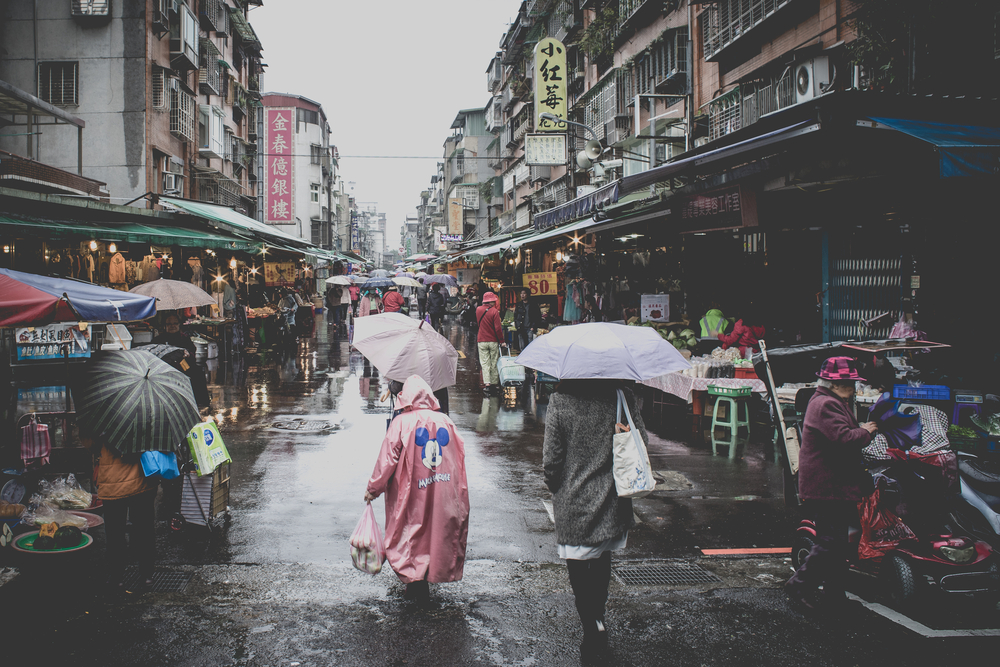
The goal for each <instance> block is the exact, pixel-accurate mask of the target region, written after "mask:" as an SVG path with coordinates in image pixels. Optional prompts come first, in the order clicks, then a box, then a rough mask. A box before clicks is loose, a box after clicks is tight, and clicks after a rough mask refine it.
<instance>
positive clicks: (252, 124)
mask: <svg viewBox="0 0 1000 667" xmlns="http://www.w3.org/2000/svg"><path fill="white" fill-rule="evenodd" d="M260 109H261V107H260V106H258V104H257V103H256V102H255V101H253V100H247V109H246V111H247V139H251V140H253V141H256V140H257V116H258V114H259V113H260Z"/></svg>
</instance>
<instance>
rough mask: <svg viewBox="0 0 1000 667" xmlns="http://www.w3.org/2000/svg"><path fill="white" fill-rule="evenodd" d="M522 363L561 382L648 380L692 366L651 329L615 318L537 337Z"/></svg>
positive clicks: (569, 327) (564, 327) (520, 359)
mask: <svg viewBox="0 0 1000 667" xmlns="http://www.w3.org/2000/svg"><path fill="white" fill-rule="evenodd" d="M516 361H517V363H519V364H521V365H524V366H527V367H528V368H533V369H535V370H537V371H541V372H543V373H547V374H549V375H551V376H553V377H556V378H559V379H560V380H571V379H573V380H578V379H581V380H582V379H618V380H648V379H650V378H654V377H658V376H660V375H665V374H666V373H671V372H673V371H679V370H683V369H685V368H691V364H690V363H688V361H687V359H685V358H684V357H683V355H681V353H680V352H678V351H677V348H675V347H674V346H673V345H671V344H670V343H668V342H667V341H665V340H663V337H661V336H660V334H658V333H657V332H656V331H654V330H653V329H651V328H650V327H636V326H627V325H624V324H611V323H609V322H589V323H586V324H571V325H564V326H560V327H556V328H555V329H553V330H552V331H550V332H549V333H547V334H544V335H542V336H539V337H537V338H535V340H533V341H531V343H530V344H529V345H528V346H527V347H526V348H524V351H523V352H521V354H519V355H518V356H517V359H516Z"/></svg>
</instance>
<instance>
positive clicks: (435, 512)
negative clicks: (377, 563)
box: [366, 375, 469, 584]
mask: <svg viewBox="0 0 1000 667" xmlns="http://www.w3.org/2000/svg"><path fill="white" fill-rule="evenodd" d="M396 406H397V407H398V408H401V409H403V412H402V413H401V414H399V415H398V416H397V417H395V418H394V419H393V420H392V422H391V423H390V424H389V430H388V432H387V433H386V435H385V440H384V441H383V442H382V450H381V451H380V452H379V455H378V461H377V462H376V464H375V470H374V471H372V476H371V479H370V480H368V493H367V495H366V498H367V497H372V498H377V497H378V496H380V495H381V494H382V493H383V492H384V493H385V547H386V549H385V550H386V557H387V560H388V561H389V565H391V566H392V569H393V571H394V572H395V573H396V576H398V577H399V579H400V581H402V582H403V583H405V584H412V583H415V582H419V581H428V582H432V583H441V582H446V581H459V580H461V579H462V572H463V569H464V567H465V548H466V542H467V539H468V534H469V485H468V483H467V481H466V477H465V443H464V442H463V441H462V438H461V436H459V434H458V432H457V430H456V429H455V424H454V423H453V422H452V421H451V419H450V418H449V417H448V416H447V415H445V414H443V413H441V412H437V410H438V407H439V404H438V400H437V399H436V398H435V397H434V393H433V392H432V391H431V388H430V386H429V385H428V384H427V383H426V382H425V381H424V380H423V379H422V378H421V377H420V376H419V375H411V376H410V377H409V378H408V379H407V380H406V382H405V383H404V384H403V390H402V391H401V392H400V393H399V401H398V403H397V404H396Z"/></svg>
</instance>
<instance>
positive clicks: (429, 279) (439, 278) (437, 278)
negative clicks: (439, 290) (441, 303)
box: [423, 273, 458, 287]
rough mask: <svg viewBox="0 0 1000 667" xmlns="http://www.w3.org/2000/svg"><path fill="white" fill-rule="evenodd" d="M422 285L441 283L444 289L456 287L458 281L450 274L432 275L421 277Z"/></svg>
mask: <svg viewBox="0 0 1000 667" xmlns="http://www.w3.org/2000/svg"><path fill="white" fill-rule="evenodd" d="M423 279H424V284H425V285H430V284H432V283H441V284H442V285H444V286H445V287H458V279H456V278H455V276H453V275H451V274H450V273H434V274H431V275H426V276H423Z"/></svg>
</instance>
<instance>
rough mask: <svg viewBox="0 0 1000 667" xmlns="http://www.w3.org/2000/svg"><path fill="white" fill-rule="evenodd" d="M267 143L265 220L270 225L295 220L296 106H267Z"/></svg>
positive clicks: (288, 223)
mask: <svg viewBox="0 0 1000 667" xmlns="http://www.w3.org/2000/svg"><path fill="white" fill-rule="evenodd" d="M266 121H267V132H266V142H267V143H266V145H265V155H266V157H265V162H264V164H265V165H266V174H265V176H264V180H265V184H266V187H267V191H266V201H267V204H266V210H265V213H264V222H266V223H268V224H271V225H292V224H295V215H294V211H293V203H294V198H293V196H292V193H293V192H294V188H293V187H292V184H293V179H292V176H293V166H292V165H293V161H294V156H293V151H292V128H293V127H294V124H295V110H294V109H268V110H267V115H266Z"/></svg>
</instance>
